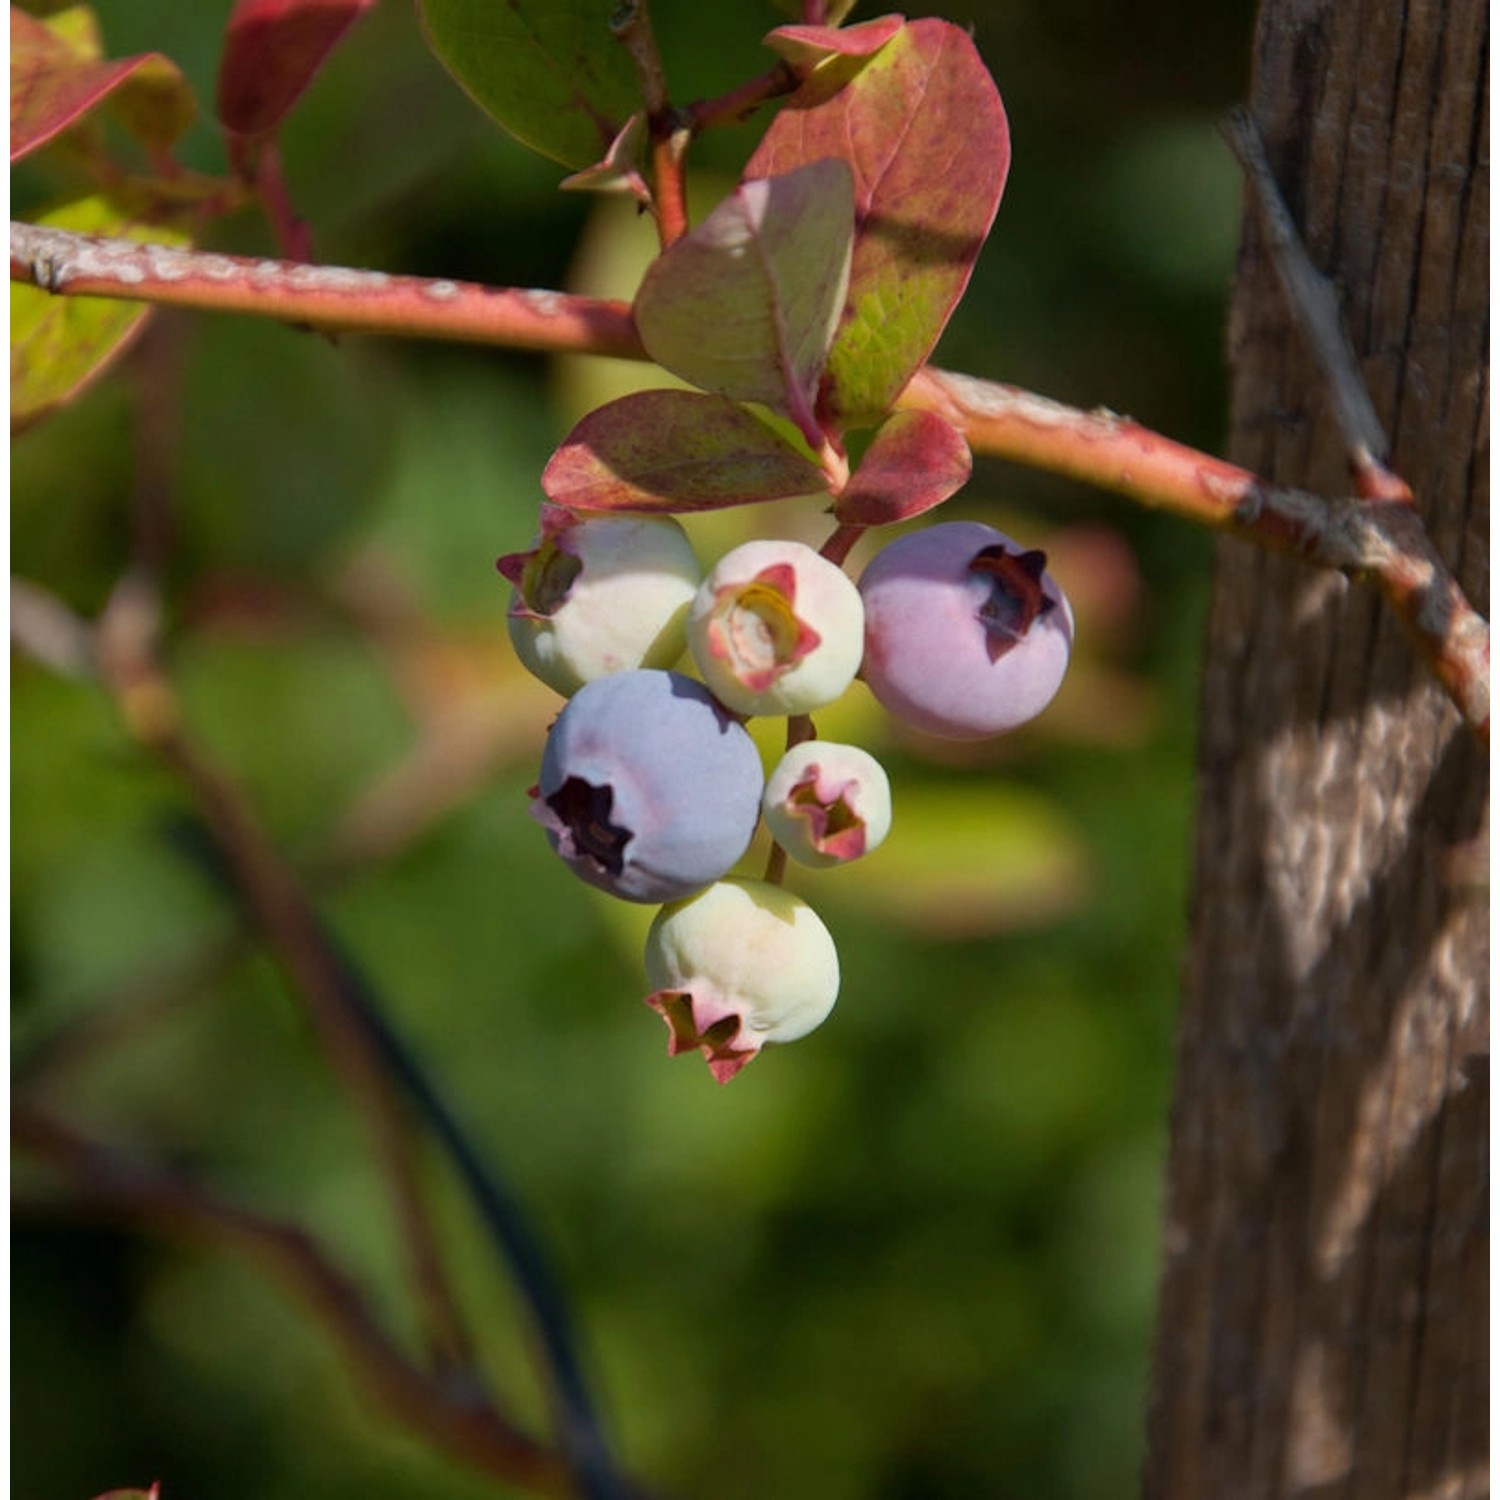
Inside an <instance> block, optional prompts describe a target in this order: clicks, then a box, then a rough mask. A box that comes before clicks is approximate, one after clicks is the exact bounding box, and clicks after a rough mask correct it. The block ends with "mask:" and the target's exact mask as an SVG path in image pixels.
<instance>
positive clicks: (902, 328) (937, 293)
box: [745, 20, 1010, 427]
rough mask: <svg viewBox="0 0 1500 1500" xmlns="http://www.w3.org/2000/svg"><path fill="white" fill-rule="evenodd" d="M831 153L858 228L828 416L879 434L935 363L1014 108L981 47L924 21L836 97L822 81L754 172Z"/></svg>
mask: <svg viewBox="0 0 1500 1500" xmlns="http://www.w3.org/2000/svg"><path fill="white" fill-rule="evenodd" d="M828 156H841V157H843V158H845V159H846V160H847V161H848V162H849V165H850V167H851V168H852V169H853V172H854V191H855V216H856V217H855V225H856V227H855V240H854V259H853V266H852V269H851V272H850V279H849V298H848V303H847V305H846V307H845V310H844V315H843V318H842V320H841V322H840V325H839V331H838V334H837V335H836V337H835V338H834V342H833V348H832V349H831V350H830V352H829V356H828V371H827V374H826V376H825V377H824V389H823V395H822V405H821V408H820V409H821V410H822V411H823V412H824V413H825V414H826V415H827V417H828V418H829V419H830V420H831V421H832V422H833V423H834V424H835V425H838V426H843V427H860V426H869V425H871V424H873V423H875V422H878V421H879V420H880V419H881V418H882V417H884V416H885V414H886V412H887V411H888V410H889V409H890V407H891V404H892V402H894V400H895V398H896V396H897V395H898V394H899V393H900V391H901V389H902V388H903V387H904V386H905V385H906V383H907V381H908V380H910V379H911V377H912V375H913V374H915V373H916V371H917V370H918V368H920V366H921V365H922V363H923V362H924V361H925V360H926V358H927V356H928V355H929V354H930V353H931V352H932V347H933V345H934V344H935V343H936V342H937V339H938V335H939V334H940V333H941V332H942V330H943V326H944V325H945V324H946V323H947V321H948V317H949V315H950V314H951V313H952V311H953V308H954V305H955V304H956V303H957V301H958V299H959V297H960V296H961V295H962V294H963V290H964V288H965V287H966V286H967V285H968V282H969V274H970V272H971V271H972V269H973V266H974V260H975V258H976V257H977V256H978V254H979V250H980V247H981V246H982V245H983V243H984V237H985V235H986V234H988V233H989V228H990V225H991V223H993V221H994V217H995V210H996V208H997V207H998V206H999V202H1000V194H1001V191H1002V189H1003V188H1004V186H1005V177H1006V173H1007V171H1008V170H1009V167H1010V133H1009V129H1008V126H1007V124H1006V120H1005V110H1004V108H1003V106H1002V105H1001V103H1000V95H999V94H998V92H997V91H996V89H995V85H994V82H993V80H992V79H991V78H990V75H989V73H988V71H987V70H986V69H985V66H984V63H983V62H982V61H981V60H980V57H979V54H978V52H977V51H975V49H974V44H973V42H971V41H970V40H969V38H968V36H967V35H966V34H965V33H964V32H963V31H961V30H960V29H959V28H958V27H956V26H953V25H950V24H949V23H948V22H946V21H939V20H922V21H914V22H912V23H911V24H909V25H906V26H903V27H902V28H901V30H900V31H898V32H897V33H896V34H895V35H894V36H893V37H892V38H891V39H890V40H889V41H888V42H887V43H886V44H885V46H884V47H882V48H881V49H880V50H879V51H878V52H877V53H876V54H875V55H874V56H873V57H872V58H870V60H869V61H868V62H867V63H866V64H865V66H864V67H863V68H862V69H860V71H859V72H858V73H857V74H856V75H855V76H854V77H853V78H852V79H850V80H849V81H848V82H847V83H846V84H844V86H843V87H841V88H839V89H838V90H837V91H836V92H833V93H831V94H830V93H829V92H828V91H827V89H826V88H824V87H823V86H822V84H821V82H820V74H819V73H818V72H814V73H813V75H812V76H811V77H810V78H809V79H808V80H807V82H806V83H805V84H803V85H802V87H801V88H800V89H799V90H798V91H797V93H795V94H793V95H792V97H791V98H790V99H789V100H788V101H787V103H786V105H785V106H784V107H783V108H782V110H781V111H780V113H779V114H778V115H777V116H776V119H775V120H774V121H773V122H772V125H771V128H770V129H769V130H768V131H767V132H766V136H765V139H764V140H763V141H762V142H761V144H760V147H759V148H758V149H757V151H756V152H755V155H754V156H753V157H752V158H751V159H750V163H749V165H748V166H747V167H746V169H745V175H746V177H747V178H755V177H769V176H773V175H775V174H777V173H781V172H787V171H791V170H793V169H794V168H796V167H799V166H801V165H803V164H804V163H806V162H809V161H817V160H819V159H820V158H823V157H828Z"/></svg>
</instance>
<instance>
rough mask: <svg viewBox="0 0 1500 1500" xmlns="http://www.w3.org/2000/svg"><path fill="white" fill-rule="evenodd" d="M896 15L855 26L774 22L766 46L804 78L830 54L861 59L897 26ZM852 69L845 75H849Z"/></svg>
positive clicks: (881, 45) (870, 55) (896, 28)
mask: <svg viewBox="0 0 1500 1500" xmlns="http://www.w3.org/2000/svg"><path fill="white" fill-rule="evenodd" d="M903 24H904V22H903V21H902V19H901V17H900V16H881V17H879V18H878V19H877V20H874V21H862V22H861V23H860V24H859V25H858V26H778V27H777V28H776V30H775V31H773V32H771V33H770V35H769V36H767V37H766V46H768V47H769V48H770V49H771V50H772V51H773V52H774V53H776V55H777V56H778V57H780V58H781V59H782V61H783V62H785V63H786V65H787V66H788V67H789V68H790V69H791V70H792V72H794V73H795V74H796V75H797V77H798V78H806V77H807V75H808V74H809V73H811V72H812V71H813V70H814V69H815V68H817V67H820V66H821V65H823V64H824V63H827V62H831V61H832V59H834V58H836V57H837V58H846V59H849V60H851V61H853V62H855V63H862V62H863V61H864V60H865V59H866V58H869V57H873V56H874V54H875V53H877V52H878V51H880V49H881V48H882V47H883V46H885V44H886V43H887V42H888V41H890V39H891V38H892V37H893V36H895V34H896V33H897V32H898V31H900V30H901V27H902V26H903ZM852 75H853V70H852V69H851V70H850V73H849V74H848V75H845V76H852Z"/></svg>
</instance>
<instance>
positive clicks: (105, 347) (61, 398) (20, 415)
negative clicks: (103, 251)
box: [10, 195, 189, 432]
mask: <svg viewBox="0 0 1500 1500" xmlns="http://www.w3.org/2000/svg"><path fill="white" fill-rule="evenodd" d="M38 222H39V223H41V224H45V225H47V226H49V227H50V228H54V229H71V230H75V231H77V232H78V233H80V234H103V235H111V236H116V237H117V236H121V235H124V236H126V237H127V238H129V239H135V240H149V241H151V242H152V243H153V244H164V245H185V244H187V243H188V240H189V236H188V234H187V233H186V231H185V230H184V229H183V228H182V227H181V225H178V226H177V227H173V226H172V225H171V224H163V223H161V222H160V216H159V215H158V216H157V221H156V222H152V221H150V220H148V219H147V218H146V217H145V215H144V213H143V212H141V210H140V209H139V208H138V207H136V206H134V205H127V204H125V203H122V202H121V201H119V200H118V199H112V198H109V197H106V196H103V195H98V196H94V197H89V198H79V199H76V200H75V201H73V202H71V203H67V204H64V205H63V206H61V207H59V208H56V209H54V210H53V211H52V212H50V213H47V214H44V215H43V216H42V217H41V218H40V219H39V220H38ZM150 311H151V309H150V308H148V307H144V306H142V305H141V304H139V303H134V302H115V301H108V300H105V299H104V298H95V297H54V296H51V295H49V294H48V293H47V292H43V291H40V290H38V289H37V288H36V287H32V286H23V285H21V284H19V283H15V282H13V283H12V284H11V289H10V424H11V430H12V431H13V432H17V431H20V430H21V429H22V428H25V427H29V426H31V425H33V424H34V423H36V422H38V421H40V420H41V419H42V418H43V417H44V416H46V415H47V414H48V413H49V412H51V411H53V410H54V409H55V408H57V407H59V406H62V405H64V404H65V403H66V402H68V401H71V400H72V399H73V398H74V397H75V396H77V395H79V394H80V393H81V392H82V391H83V390H84V388H85V387H86V386H88V385H89V384H90V383H91V382H92V381H93V380H95V379H96V378H97V377H98V376H100V375H102V374H103V373H104V371H105V370H106V369H107V368H108V366H109V365H110V364H111V362H112V361H113V360H114V359H116V358H117V357H118V356H119V355H120V354H121V353H123V351H124V350H125V348H126V346H127V345H128V344H129V343H130V341H131V339H132V337H133V336H134V335H135V334H136V333H137V332H138V331H139V329H140V327H141V325H142V324H143V323H144V322H145V320H146V317H147V315H148V314H149V313H150Z"/></svg>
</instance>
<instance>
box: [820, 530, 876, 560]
mask: <svg viewBox="0 0 1500 1500" xmlns="http://www.w3.org/2000/svg"><path fill="white" fill-rule="evenodd" d="M868 530H869V528H868V527H867V526H851V525H849V524H847V523H845V522H840V523H839V525H837V526H835V527H834V528H833V531H832V532H831V533H830V534H829V537H828V540H827V541H826V542H824V543H823V545H822V546H821V547H819V548H818V551H819V552H820V553H821V554H822V555H823V556H824V557H826V558H827V559H828V561H829V562H831V563H837V564H838V565H839V567H843V565H844V562H845V559H846V558H847V557H848V556H849V554H850V552H852V551H853V550H854V544H855V543H856V542H857V541H858V540H859V539H860V537H862V536H863V535H864V534H865V532H866V531H868Z"/></svg>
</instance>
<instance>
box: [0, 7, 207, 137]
mask: <svg viewBox="0 0 1500 1500" xmlns="http://www.w3.org/2000/svg"><path fill="white" fill-rule="evenodd" d="M66 14H67V16H68V17H69V18H70V21H71V20H72V19H75V18H76V13H74V12H68V13H66ZM59 22H60V23H62V24H60V25H59V28H58V30H54V29H53V28H52V27H50V26H48V25H47V24H46V23H45V22H42V21H39V20H37V19H36V18H35V17H33V16H28V15H27V14H26V13H25V12H24V11H20V10H17V9H16V7H15V6H11V10H10V159H11V160H12V161H19V160H20V159H21V158H22V157H23V156H26V155H28V154H29V153H30V152H32V151H35V150H36V149H37V148H38V147H39V146H44V145H46V143H47V142H48V141H50V140H51V139H52V138H53V137H54V136H57V135H60V134H61V133H62V132H63V131H64V130H66V129H67V128H68V127H69V126H70V125H74V124H77V122H78V121H79V120H81V119H82V118H83V117H84V116H85V115H87V114H89V113H90V112H91V111H93V110H95V109H97V108H98V107H99V106H100V105H101V104H104V103H106V102H108V103H109V104H110V106H111V107H112V108H113V109H114V111H115V113H116V114H117V115H118V116H119V117H120V119H121V120H122V121H123V122H124V124H125V125H126V127H127V128H128V129H129V130H131V131H132V132H133V133H134V134H135V135H136V136H138V137H139V138H140V139H141V140H142V141H143V142H144V143H145V144H146V145H148V146H153V147H159V148H165V147H168V146H170V145H171V144H172V143H173V142H174V141H175V140H176V139H177V137H178V136H180V135H181V134H182V132H183V131H184V130H186V129H187V127H188V125H190V124H191V123H192V120H193V115H194V113H195V106H194V103H193V95H192V91H191V90H190V89H189V88H188V85H187V82H186V80H185V79H184V78H183V76H182V74H181V72H179V71H178V69H177V67H176V65H175V64H174V63H171V62H169V61H168V60H167V59H166V58H165V57H162V56H161V55H160V54H159V53H156V52H144V53H141V54H140V55H139V56H136V57H126V58H120V59H118V60H117V61H114V62H109V61H106V60H105V59H103V58H100V57H97V56H95V55H93V54H92V48H91V47H89V46H88V44H87V40H88V39H89V38H90V37H91V36H92V32H91V30H90V29H87V28H84V29H79V28H77V27H75V26H73V25H71V24H67V23H63V18H61V17H60V18H59Z"/></svg>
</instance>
